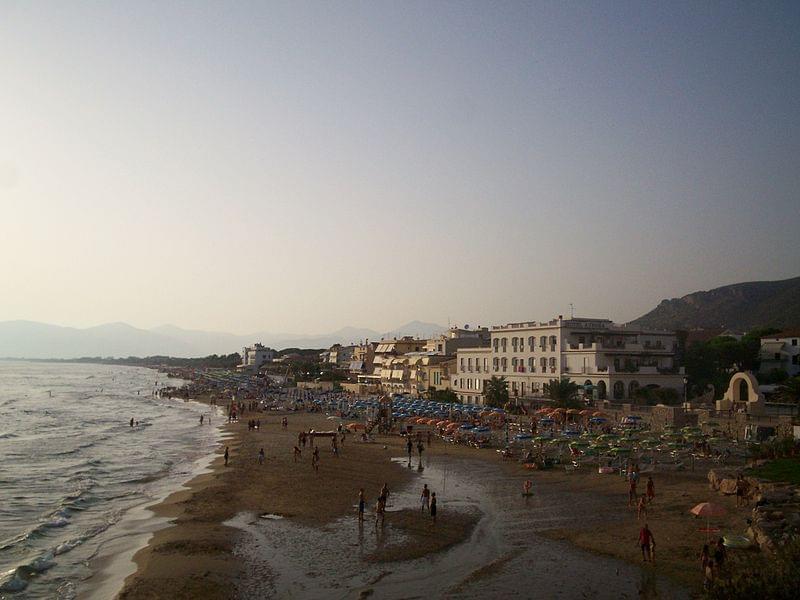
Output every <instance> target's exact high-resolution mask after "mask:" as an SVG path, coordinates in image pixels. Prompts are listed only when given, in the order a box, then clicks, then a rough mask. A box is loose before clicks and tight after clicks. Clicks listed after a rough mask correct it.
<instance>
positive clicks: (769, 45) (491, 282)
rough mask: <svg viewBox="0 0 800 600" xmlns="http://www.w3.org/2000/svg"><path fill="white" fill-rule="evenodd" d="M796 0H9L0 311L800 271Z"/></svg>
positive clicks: (216, 305) (418, 294)
mask: <svg viewBox="0 0 800 600" xmlns="http://www.w3.org/2000/svg"><path fill="white" fill-rule="evenodd" d="M798 30H800V3H797V2H787V3H781V2H769V3H733V2H719V3H718V2H704V3H698V2H622V1H618V2H524V3H515V2H461V1H459V2H381V1H377V2H353V3H350V2H335V3H331V2H299V1H291V2H277V3H274V2H244V1H240V2H208V3H205V2H199V1H198V2H194V1H193V2H165V1H160V0H159V1H157V2H144V1H137V2H60V1H56V2H44V1H40V2H27V1H21V2H16V1H13V0H6V1H4V2H2V3H0V321H2V320H15V319H28V320H35V321H44V322H49V323H55V324H60V325H70V326H78V327H85V326H91V325H96V324H100V323H104V322H113V321H125V322H128V323H131V324H133V325H135V326H139V327H154V326H157V325H161V324H165V323H172V324H175V325H179V326H182V327H187V328H196V329H206V330H220V331H231V332H235V333H248V332H251V331H281V332H294V333H318V332H326V331H332V330H335V329H338V328H339V327H342V326H345V325H353V326H360V327H371V328H374V329H376V330H379V331H384V330H389V329H391V328H393V327H396V326H398V325H400V324H401V323H405V322H407V321H409V320H412V319H419V320H423V321H432V322H436V323H440V324H447V322H448V321H449V322H451V323H458V324H463V323H472V324H473V325H475V324H482V325H487V324H498V323H505V322H510V321H520V320H546V319H550V318H553V317H555V316H557V315H558V314H565V315H566V314H569V310H570V308H569V304H570V303H572V304H574V306H575V314H577V315H581V316H593V317H609V318H612V319H614V320H616V321H620V322H624V321H628V320H631V319H634V318H636V317H638V316H640V315H641V314H643V313H645V312H647V311H648V310H650V309H651V308H653V307H654V306H656V305H657V304H658V302H659V301H660V300H661V299H663V298H672V297H679V296H682V295H684V294H687V293H690V292H693V291H697V290H702V289H711V288H714V287H718V286H720V285H727V284H731V283H737V282H741V281H752V280H772V279H783V278H788V277H792V276H797V275H800V243H799V242H798V231H800V194H799V193H798V190H800V185H799V184H800V68H798V66H799V65H800V35H798V33H797V32H798Z"/></svg>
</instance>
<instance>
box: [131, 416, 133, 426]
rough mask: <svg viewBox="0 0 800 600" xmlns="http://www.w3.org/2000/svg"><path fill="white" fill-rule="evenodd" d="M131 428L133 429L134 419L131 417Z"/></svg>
mask: <svg viewBox="0 0 800 600" xmlns="http://www.w3.org/2000/svg"><path fill="white" fill-rule="evenodd" d="M131 427H133V417H131Z"/></svg>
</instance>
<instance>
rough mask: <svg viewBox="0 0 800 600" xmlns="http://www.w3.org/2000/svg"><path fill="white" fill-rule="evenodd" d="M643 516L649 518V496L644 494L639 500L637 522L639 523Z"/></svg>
mask: <svg viewBox="0 0 800 600" xmlns="http://www.w3.org/2000/svg"><path fill="white" fill-rule="evenodd" d="M642 516H644V518H645V519H646V518H647V496H645V495H644V494H642V497H641V498H639V504H638V505H637V506H636V520H637V521H638V520H639V519H641V518H642Z"/></svg>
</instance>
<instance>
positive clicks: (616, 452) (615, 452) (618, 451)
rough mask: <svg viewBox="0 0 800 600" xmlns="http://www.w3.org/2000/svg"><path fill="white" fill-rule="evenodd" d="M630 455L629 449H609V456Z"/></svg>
mask: <svg viewBox="0 0 800 600" xmlns="http://www.w3.org/2000/svg"><path fill="white" fill-rule="evenodd" d="M630 453H631V449H630V448H612V449H611V454H630Z"/></svg>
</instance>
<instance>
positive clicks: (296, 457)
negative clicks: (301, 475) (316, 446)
mask: <svg viewBox="0 0 800 600" xmlns="http://www.w3.org/2000/svg"><path fill="white" fill-rule="evenodd" d="M292 453H293V454H294V462H297V461H298V460H300V459H301V458H302V457H303V453H302V452H301V451H300V448H298V447H297V446H295V447H294V449H293V450H292Z"/></svg>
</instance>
